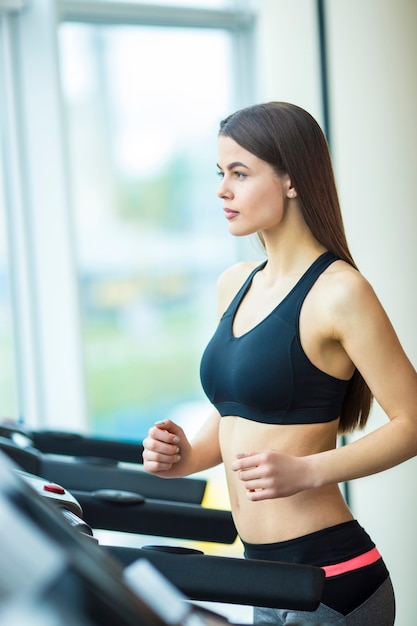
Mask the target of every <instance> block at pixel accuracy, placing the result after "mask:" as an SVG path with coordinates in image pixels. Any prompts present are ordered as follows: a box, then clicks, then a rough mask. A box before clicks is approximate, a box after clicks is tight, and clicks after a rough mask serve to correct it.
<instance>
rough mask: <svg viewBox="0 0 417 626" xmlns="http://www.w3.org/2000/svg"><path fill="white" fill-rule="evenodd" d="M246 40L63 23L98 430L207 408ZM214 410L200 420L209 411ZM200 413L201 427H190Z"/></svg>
mask: <svg viewBox="0 0 417 626" xmlns="http://www.w3.org/2000/svg"><path fill="white" fill-rule="evenodd" d="M232 37H233V34H232V33H231V32H230V31H229V30H226V29H220V28H207V29H205V28H180V27H171V28H168V27H153V26H145V25H130V26H124V25H119V26H114V25H113V26H110V25H98V24H81V23H63V24H62V25H61V27H60V32H59V41H60V55H61V75H62V83H63V84H62V86H63V94H64V100H65V107H66V109H65V115H66V124H67V133H68V146H69V154H70V179H71V200H72V210H73V216H74V226H75V245H76V259H77V271H78V280H79V290H80V301H81V315H82V328H83V350H84V368H85V376H86V394H87V403H88V416H89V421H90V424H89V425H90V429H91V430H92V431H93V432H95V433H96V434H101V435H105V436H118V437H120V436H122V437H124V438H133V439H137V438H140V437H142V436H143V435H144V434H145V433H146V431H147V429H148V428H149V425H150V424H152V423H153V422H154V421H155V420H157V419H163V418H165V417H168V416H169V417H173V418H174V419H177V420H179V421H180V422H181V423H183V424H184V425H185V426H187V428H188V429H189V428H190V427H191V428H192V427H193V426H195V425H196V424H198V423H199V421H200V422H201V419H203V416H205V415H206V414H207V408H208V407H207V403H206V401H205V399H204V398H203V395H202V391H201V388H200V381H199V372H198V370H199V360H200V356H201V352H202V349H203V347H204V344H205V342H206V341H207V340H208V338H209V335H210V334H211V332H212V331H213V329H214V325H215V323H216V319H215V317H216V307H215V284H216V279H217V276H218V275H219V273H220V272H221V271H222V270H223V269H224V268H225V267H226V266H227V265H229V264H230V263H233V262H234V261H235V260H236V243H235V242H234V241H233V240H232V238H231V237H230V235H229V234H228V231H227V226H226V224H225V221H224V218H223V215H222V210H221V204H220V201H218V200H217V199H216V186H217V183H218V181H217V179H216V175H215V172H216V167H215V165H216V135H217V129H218V123H219V121H220V119H221V118H222V117H223V116H224V115H226V114H227V113H229V112H230V111H231V110H232V108H233V106H234V104H235V102H236V101H235V100H234V93H233V85H234V80H233V79H234V69H233V65H232V64H233V59H234V55H233V50H232ZM200 418H201V419H200ZM188 421H190V422H191V423H190V424H188V423H186V422H188Z"/></svg>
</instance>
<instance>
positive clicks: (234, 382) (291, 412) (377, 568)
mask: <svg viewBox="0 0 417 626" xmlns="http://www.w3.org/2000/svg"><path fill="white" fill-rule="evenodd" d="M218 153H219V163H218V168H219V174H220V178H221V183H220V188H219V191H218V195H219V197H220V198H221V199H222V200H223V203H224V211H225V216H226V219H227V220H228V224H229V230H230V232H231V233H232V234H233V235H236V236H244V235H250V234H252V233H258V234H259V236H260V238H261V241H262V242H263V245H264V246H265V250H266V255H267V261H266V262H264V263H262V264H261V265H258V264H253V263H247V262H243V263H239V264H237V265H235V266H233V267H231V268H229V269H228V270H226V271H225V272H224V274H223V275H222V276H221V277H220V279H219V284H218V303H219V304H218V309H219V317H220V322H219V326H218V328H217V330H216V332H215V334H214V336H213V338H212V339H211V341H210V343H209V344H208V346H207V348H206V350H205V353H204V355H203V359H202V363H201V380H202V384H203V387H204V390H205V392H206V394H207V396H208V398H209V399H210V401H211V402H212V404H213V405H214V410H213V413H212V415H211V416H210V417H209V419H208V420H207V422H206V423H205V425H204V426H203V427H202V429H201V430H200V432H199V433H198V434H197V436H196V437H195V438H194V440H193V442H192V443H190V442H189V441H188V439H187V437H186V435H185V433H184V432H183V430H182V429H181V428H180V427H179V426H178V425H177V424H174V423H173V422H171V421H169V420H166V421H163V422H161V423H157V424H156V425H155V426H154V427H153V428H151V429H150V431H149V435H148V437H147V438H146V439H145V441H144V442H143V443H144V455H143V458H144V466H145V468H146V470H147V471H149V472H151V473H153V474H156V475H158V476H163V477H167V478H169V477H178V476H185V475H188V474H191V473H195V472H199V471H202V470H205V469H207V468H209V467H212V466H214V465H216V464H218V463H220V462H223V463H224V466H225V471H226V477H227V482H228V488H229V494H230V502H231V508H232V513H233V517H234V520H235V523H236V527H237V529H238V533H239V536H240V537H241V539H242V542H243V545H244V547H245V556H246V557H247V558H261V559H270V560H278V561H285V562H295V563H305V564H312V565H318V566H320V567H323V568H324V570H325V573H326V579H325V588H324V594H323V598H322V603H321V604H320V606H319V608H318V609H317V611H314V612H312V613H307V612H298V611H287V610H277V611H276V610H272V609H255V615H254V621H255V622H258V623H259V622H271V623H275V624H295V623H297V622H303V623H323V622H325V623H326V624H327V623H328V624H343V625H347V626H356V625H359V624H360V626H367V625H369V626H370V625H372V626H374V625H376V624H377V625H378V626H392V624H393V623H394V612H395V610H394V595H393V590H392V585H391V582H390V578H389V574H388V571H387V568H386V566H385V564H384V562H383V560H382V558H381V555H380V554H379V552H378V550H377V548H376V547H375V545H374V543H373V542H372V540H371V539H370V537H369V536H368V535H367V533H366V532H365V530H364V529H363V528H362V527H361V526H360V525H359V523H358V522H357V521H356V520H355V519H354V518H353V516H352V513H351V511H350V510H349V508H348V507H347V505H346V503H345V500H344V498H343V497H342V495H341V492H340V490H339V486H338V483H340V482H344V481H349V480H352V479H355V478H359V477H361V476H368V475H370V474H374V473H376V472H380V471H383V470H386V469H388V468H390V467H393V466H395V465H397V464H399V463H401V462H403V461H405V460H406V459H409V458H411V457H413V456H414V455H416V454H417V375H416V371H415V370H414V368H413V366H412V365H411V363H410V362H409V360H408V359H407V357H406V355H405V354H404V351H403V349H402V347H401V345H400V343H399V341H398V339H397V336H396V334H395V332H394V330H393V328H392V326H391V324H390V322H389V320H388V318H387V316H386V314H385V312H384V310H383V308H382V306H381V304H380V303H379V301H378V299H377V297H376V295H375V293H374V291H373V290H372V288H371V286H370V285H369V283H368V282H367V281H366V280H365V278H364V277H363V276H362V275H361V274H360V273H359V271H358V270H357V268H356V266H355V263H354V261H353V259H352V257H351V255H350V252H349V249H348V245H347V242H346V238H345V233H344V228H343V223H342V217H341V213H340V208H339V202H338V197H337V191H336V187H335V182H334V176H333V171H332V166H331V161H330V157H329V152H328V148H327V144H326V140H325V138H324V136H323V133H322V131H321V129H320V127H319V126H318V124H317V122H315V120H314V119H313V118H312V117H311V116H310V115H309V114H308V113H307V112H306V111H304V110H303V109H301V108H299V107H297V106H294V105H291V104H287V103H279V102H272V103H268V104H261V105H255V106H252V107H248V108H246V109H243V110H241V111H238V112H236V113H234V114H233V115H231V116H229V117H228V118H226V119H225V120H224V121H223V122H222V123H221V126H220V133H219V140H218ZM372 396H375V397H376V399H377V400H378V402H379V404H380V405H381V406H382V407H383V409H384V411H385V412H386V414H387V416H388V418H389V421H388V422H387V424H386V425H384V426H383V427H381V428H379V429H377V430H375V431H374V432H373V433H371V434H369V435H367V436H364V437H362V438H361V439H359V440H357V441H355V442H353V443H349V444H348V445H346V446H343V447H337V445H336V443H337V436H338V435H339V434H342V433H348V432H351V431H353V430H354V429H356V428H363V427H364V426H365V424H366V421H367V418H368V414H369V409H370V405H371V398H372Z"/></svg>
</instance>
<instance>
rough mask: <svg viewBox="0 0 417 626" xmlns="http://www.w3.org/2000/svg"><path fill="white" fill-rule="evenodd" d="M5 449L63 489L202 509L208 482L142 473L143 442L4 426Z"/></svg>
mask: <svg viewBox="0 0 417 626" xmlns="http://www.w3.org/2000/svg"><path fill="white" fill-rule="evenodd" d="M0 448H1V449H2V450H3V451H4V452H5V453H6V454H7V455H8V456H9V457H10V458H12V459H13V461H15V462H16V463H17V464H18V465H20V467H21V468H22V469H23V470H25V471H27V472H30V473H32V474H36V475H37V476H42V477H43V478H46V479H48V480H51V481H55V482H57V483H62V484H64V485H65V486H66V487H67V489H69V490H74V489H75V490H81V491H94V490H97V489H115V490H124V491H132V492H137V491H138V492H140V494H142V495H143V496H145V497H150V498H156V499H160V500H170V501H175V502H190V503H194V504H201V502H202V500H203V497H204V492H205V489H206V485H207V481H205V480H202V479H200V478H194V477H192V478H173V479H171V480H169V481H167V480H164V479H162V478H159V477H158V476H152V475H151V474H148V473H147V472H145V471H144V470H143V468H142V467H141V462H142V450H143V447H142V443H141V442H140V443H139V442H138V443H131V442H121V441H114V440H106V439H96V438H93V437H85V436H83V435H78V434H76V433H70V432H65V431H62V432H60V431H45V430H44V431H42V430H40V431H30V430H26V429H25V428H24V427H22V426H21V425H20V424H16V423H14V422H11V421H8V422H3V423H0Z"/></svg>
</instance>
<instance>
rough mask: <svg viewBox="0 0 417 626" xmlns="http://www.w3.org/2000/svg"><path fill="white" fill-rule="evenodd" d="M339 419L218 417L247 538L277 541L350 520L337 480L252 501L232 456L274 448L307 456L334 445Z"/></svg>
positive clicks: (238, 519)
mask: <svg viewBox="0 0 417 626" xmlns="http://www.w3.org/2000/svg"><path fill="white" fill-rule="evenodd" d="M337 424H338V422H337V420H335V421H333V422H328V423H324V424H307V425H305V424H295V425H276V424H263V423H259V422H254V421H252V420H248V419H243V418H241V417H235V416H228V417H222V418H221V420H220V430H219V438H220V447H221V450H222V456H223V462H224V467H225V471H226V478H227V482H228V487H229V493H230V503H231V509H232V513H233V518H234V521H235V524H236V528H237V530H238V533H239V535H240V537H241V538H242V539H243V540H244V541H246V542H248V543H275V542H277V541H285V540H287V539H294V538H296V537H301V536H302V535H306V534H308V533H312V532H315V531H317V530H321V529H323V528H327V527H329V526H333V525H335V524H340V523H342V522H345V521H348V520H351V519H353V517H352V514H351V512H350V510H349V508H348V507H347V505H346V503H345V500H344V498H343V496H342V494H341V492H340V489H339V487H338V485H331V486H329V487H321V488H318V489H310V490H307V491H302V492H300V493H298V494H296V495H294V496H289V497H285V498H274V499H268V500H261V501H257V502H253V501H251V500H249V499H248V498H247V495H246V491H245V488H244V487H243V485H242V483H241V481H240V480H239V477H238V475H237V473H235V472H233V471H232V470H231V465H232V463H233V461H235V460H236V455H238V454H242V453H246V454H249V453H256V452H262V451H263V450H271V449H273V450H278V451H280V452H283V453H285V454H290V455H294V456H307V455H309V454H314V453H318V452H322V451H324V450H328V449H331V448H334V447H335V443H336V438H337Z"/></svg>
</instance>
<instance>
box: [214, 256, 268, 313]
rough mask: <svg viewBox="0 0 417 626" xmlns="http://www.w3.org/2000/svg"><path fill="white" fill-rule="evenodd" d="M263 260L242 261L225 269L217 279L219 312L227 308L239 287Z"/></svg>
mask: <svg viewBox="0 0 417 626" xmlns="http://www.w3.org/2000/svg"><path fill="white" fill-rule="evenodd" d="M260 264H261V261H240V262H239V263H235V264H234V265H231V266H230V267H228V268H227V269H225V270H224V271H223V272H222V273H221V274H220V276H219V278H218V280H217V300H218V310H219V314H220V315H222V314H223V312H224V311H225V310H226V309H227V307H228V306H229V304H230V303H231V301H232V300H233V298H234V297H235V295H236V294H237V292H238V291H239V289H240V288H241V287H242V285H243V284H244V282H245V281H246V279H247V278H248V277H249V276H250V274H251V272H253V270H254V269H256V268H257V267H259V265H260Z"/></svg>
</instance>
